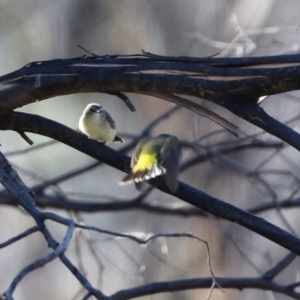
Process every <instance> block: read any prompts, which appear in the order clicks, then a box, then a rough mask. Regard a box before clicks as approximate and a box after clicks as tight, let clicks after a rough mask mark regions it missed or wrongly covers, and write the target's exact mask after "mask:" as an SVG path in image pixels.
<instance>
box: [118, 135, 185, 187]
mask: <svg viewBox="0 0 300 300" xmlns="http://www.w3.org/2000/svg"><path fill="white" fill-rule="evenodd" d="M180 153H181V146H180V143H179V141H178V139H177V137H175V136H172V135H168V134H161V135H159V136H157V137H154V138H144V139H142V140H140V141H139V142H138V144H137V145H136V147H135V150H134V152H133V155H132V158H131V168H132V169H131V171H130V172H129V174H127V175H126V176H125V177H124V178H123V179H122V180H121V181H120V182H119V184H120V185H125V184H130V183H135V185H136V187H137V189H140V186H141V183H142V182H143V181H147V180H150V179H152V178H155V177H157V176H162V179H163V181H164V182H165V184H166V185H167V186H168V187H169V189H170V190H171V191H172V192H173V193H174V192H176V190H177V187H178V181H177V176H178V173H179V161H180Z"/></svg>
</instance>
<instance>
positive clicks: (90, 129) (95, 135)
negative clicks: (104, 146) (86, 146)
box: [79, 114, 116, 142]
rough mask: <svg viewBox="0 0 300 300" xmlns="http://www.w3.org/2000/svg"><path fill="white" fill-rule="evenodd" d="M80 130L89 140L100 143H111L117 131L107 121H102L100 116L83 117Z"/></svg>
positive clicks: (80, 121)
mask: <svg viewBox="0 0 300 300" xmlns="http://www.w3.org/2000/svg"><path fill="white" fill-rule="evenodd" d="M79 129H80V130H81V131H82V132H83V133H84V134H86V135H87V136H88V137H89V138H91V139H93V140H97V141H98V142H111V141H113V139H114V138H115V136H116V130H115V129H113V128H112V127H111V125H110V124H109V122H108V121H107V120H106V119H101V118H100V117H99V115H98V114H92V115H90V116H86V115H85V116H81V118H80V120H79Z"/></svg>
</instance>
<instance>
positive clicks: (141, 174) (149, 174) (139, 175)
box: [119, 164, 166, 185]
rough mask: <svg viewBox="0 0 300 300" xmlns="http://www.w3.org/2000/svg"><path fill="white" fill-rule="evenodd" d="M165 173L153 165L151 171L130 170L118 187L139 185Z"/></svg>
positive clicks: (156, 165)
mask: <svg viewBox="0 0 300 300" xmlns="http://www.w3.org/2000/svg"><path fill="white" fill-rule="evenodd" d="M165 173H166V169H165V168H164V167H162V166H161V165H159V164H155V165H154V166H153V167H152V168H151V169H145V170H141V171H135V172H134V171H133V170H131V171H130V172H129V173H128V174H127V175H126V176H125V177H124V178H123V179H122V180H121V181H120V182H119V184H120V185H125V184H130V183H133V182H135V183H139V182H142V181H145V180H149V179H151V178H154V177H157V176H161V175H163V174H165Z"/></svg>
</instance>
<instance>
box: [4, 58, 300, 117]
mask: <svg viewBox="0 0 300 300" xmlns="http://www.w3.org/2000/svg"><path fill="white" fill-rule="evenodd" d="M299 58H300V56H299V55H291V56H285V57H274V58H273V59H272V58H270V57H261V58H227V59H226V58H222V59H220V58H194V57H190V58H180V57H178V58H176V60H174V58H173V59H172V60H170V59H169V58H168V57H155V58H153V57H150V58H149V57H147V56H143V55H139V56H137V55H133V56H114V57H109V56H104V57H82V58H74V59H58V60H52V61H41V62H35V63H30V64H28V65H27V66H25V67H23V68H21V69H19V70H18V71H15V72H12V73H10V74H7V75H5V76H2V77H0V111H1V113H3V114H4V113H6V112H8V111H10V110H13V109H15V108H17V107H20V106H23V105H26V104H29V103H33V102H35V101H39V100H43V99H47V98H51V97H55V96H60V95H66V94H74V93H84V92H85V93H88V92H103V93H109V94H118V93H120V92H136V93H139V92H154V93H168V94H174V93H176V94H184V95H192V96H197V97H200V98H204V99H207V100H210V101H213V102H216V103H218V104H219V105H222V106H225V105H226V102H227V101H228V100H227V99H229V98H228V97H227V98H225V99H223V97H224V96H225V95H227V96H230V95H231V94H234V93H241V94H242V93H244V94H247V93H248V94H251V95H253V97H254V98H255V99H258V97H259V96H264V95H270V94H275V93H281V92H285V91H290V90H296V89H299V88H300V81H299V75H300V66H299V65H298V64H299ZM287 61H288V62H290V63H291V66H289V67H280V63H285V62H287ZM195 62H197V63H195ZM267 62H269V63H272V64H273V65H272V66H271V67H264V64H266V63H267ZM243 66H247V68H244V67H243ZM253 66H255V68H254V67H253ZM258 66H261V68H258ZM7 99H9V101H7ZM218 99H219V100H222V99H223V102H222V101H218ZM241 102H243V99H240V103H241Z"/></svg>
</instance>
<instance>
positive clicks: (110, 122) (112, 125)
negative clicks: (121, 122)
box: [106, 112, 116, 129]
mask: <svg viewBox="0 0 300 300" xmlns="http://www.w3.org/2000/svg"><path fill="white" fill-rule="evenodd" d="M106 120H107V122H108V123H109V125H110V126H111V128H112V129H116V122H115V121H114V120H113V118H112V117H111V116H110V114H109V113H108V112H106Z"/></svg>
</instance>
